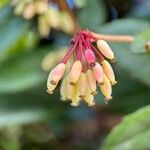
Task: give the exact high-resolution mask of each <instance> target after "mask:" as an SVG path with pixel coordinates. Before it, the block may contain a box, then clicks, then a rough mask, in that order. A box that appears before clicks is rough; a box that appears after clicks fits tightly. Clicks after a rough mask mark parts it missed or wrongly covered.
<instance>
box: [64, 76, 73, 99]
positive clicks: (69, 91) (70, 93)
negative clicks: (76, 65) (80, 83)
mask: <svg viewBox="0 0 150 150" xmlns="http://www.w3.org/2000/svg"><path fill="white" fill-rule="evenodd" d="M69 78H70V76H69V75H67V85H66V86H67V88H66V93H67V100H71V99H72V97H73V94H74V91H75V86H71V85H70V83H69V81H70V79H69Z"/></svg>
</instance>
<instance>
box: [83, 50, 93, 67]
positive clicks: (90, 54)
mask: <svg viewBox="0 0 150 150" xmlns="http://www.w3.org/2000/svg"><path fill="white" fill-rule="evenodd" d="M85 58H86V60H87V62H88V64H89V65H90V66H91V67H94V66H95V54H94V53H93V51H92V50H91V49H86V51H85Z"/></svg>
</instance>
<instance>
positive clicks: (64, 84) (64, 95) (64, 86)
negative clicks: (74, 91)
mask: <svg viewBox="0 0 150 150" xmlns="http://www.w3.org/2000/svg"><path fill="white" fill-rule="evenodd" d="M60 95H61V100H63V101H66V100H67V77H65V78H64V79H63V80H62V83H61V86H60Z"/></svg>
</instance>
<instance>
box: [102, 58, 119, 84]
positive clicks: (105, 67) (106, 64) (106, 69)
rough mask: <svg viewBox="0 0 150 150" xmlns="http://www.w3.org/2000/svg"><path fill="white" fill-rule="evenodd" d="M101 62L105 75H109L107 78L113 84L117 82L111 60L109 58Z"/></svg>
mask: <svg viewBox="0 0 150 150" xmlns="http://www.w3.org/2000/svg"><path fill="white" fill-rule="evenodd" d="M101 64H102V68H103V71H104V73H105V75H106V76H107V78H108V79H109V80H110V82H111V84H112V85H114V84H116V83H117V81H116V80H115V75H114V71H113V69H112V67H111V65H110V64H109V62H108V61H107V60H103V61H102V62H101Z"/></svg>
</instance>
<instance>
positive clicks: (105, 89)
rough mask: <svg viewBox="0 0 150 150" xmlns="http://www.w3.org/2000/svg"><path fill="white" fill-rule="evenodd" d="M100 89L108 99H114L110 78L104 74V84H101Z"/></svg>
mask: <svg viewBox="0 0 150 150" xmlns="http://www.w3.org/2000/svg"><path fill="white" fill-rule="evenodd" d="M100 89H101V92H102V94H103V95H104V96H105V99H106V101H109V100H111V99H112V96H111V95H112V87H111V83H110V81H109V79H108V78H107V76H106V75H105V74H104V84H103V85H100Z"/></svg>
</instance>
